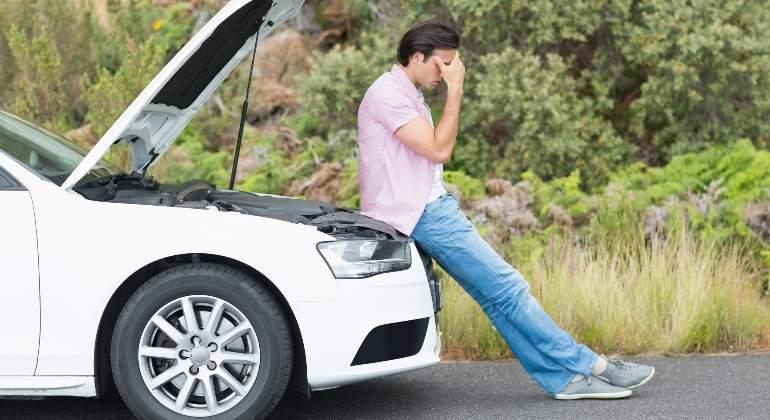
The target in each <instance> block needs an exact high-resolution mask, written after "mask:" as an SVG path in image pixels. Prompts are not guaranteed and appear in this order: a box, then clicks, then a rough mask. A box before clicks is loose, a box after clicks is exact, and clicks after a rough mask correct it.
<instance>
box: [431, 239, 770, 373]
mask: <svg viewBox="0 0 770 420" xmlns="http://www.w3.org/2000/svg"><path fill="white" fill-rule="evenodd" d="M514 246H515V244H514ZM536 255H537V257H535V258H533V260H532V261H530V262H528V263H526V264H524V266H521V267H517V268H519V270H520V271H521V272H522V273H523V274H524V275H525V276H526V278H527V279H528V281H529V282H530V286H531V291H532V293H533V295H535V297H537V298H538V300H539V301H540V302H541V303H542V305H543V307H544V308H545V310H546V311H547V312H548V313H549V314H550V315H551V316H552V317H553V318H554V320H555V321H556V323H557V324H558V325H560V326H561V327H562V328H564V329H565V330H566V331H568V332H570V333H571V334H572V335H573V337H575V339H576V340H577V341H578V342H582V343H584V344H586V345H588V346H589V347H591V348H592V349H594V350H595V351H598V352H603V353H610V354H611V353H620V354H637V353H644V352H660V353H689V352H713V351H725V350H752V349H766V348H767V347H768V344H770V305H769V304H768V301H767V298H764V297H763V296H762V290H761V285H760V283H761V282H760V281H758V279H757V278H756V276H757V274H756V273H757V271H756V270H755V267H754V266H753V265H752V262H751V260H750V259H749V258H747V257H745V256H743V255H742V254H741V252H740V251H739V250H738V249H737V248H729V247H728V248H727V249H725V248H724V247H722V248H719V249H718V248H717V247H715V246H712V245H707V244H704V243H700V242H698V241H696V240H694V239H693V238H692V237H690V236H689V235H687V234H686V233H684V232H681V233H679V234H678V235H675V236H674V237H670V238H669V239H668V240H667V241H665V242H654V243H651V244H647V243H645V241H644V240H643V239H642V238H641V236H637V235H628V236H626V237H625V240H616V241H606V242H604V244H602V245H598V246H590V247H586V246H581V245H578V244H575V243H573V242H572V241H569V240H559V239H554V240H553V241H552V242H551V243H550V244H549V245H548V246H547V247H546V248H545V249H544V250H543V252H541V253H539V254H536ZM438 271H439V272H440V275H441V276H442V278H443V280H444V285H445V294H444V298H445V306H444V310H443V311H442V312H441V314H440V323H441V327H442V332H443V336H442V339H443V343H444V357H446V358H462V359H495V358H501V357H508V356H510V352H509V351H508V349H507V346H506V345H505V342H504V341H503V340H502V338H501V337H500V336H499V335H498V334H497V333H496V331H495V330H494V327H493V326H492V325H491V323H490V322H489V321H488V320H487V318H486V316H485V315H484V314H483V312H482V311H481V309H480V308H479V307H478V305H477V304H476V303H475V302H474V301H473V300H472V299H471V298H470V297H469V296H468V295H467V294H465V292H464V291H463V290H462V289H461V287H460V286H459V285H458V284H457V283H456V282H455V281H454V280H452V279H451V278H450V277H449V276H448V275H446V273H444V272H443V271H441V270H438Z"/></svg>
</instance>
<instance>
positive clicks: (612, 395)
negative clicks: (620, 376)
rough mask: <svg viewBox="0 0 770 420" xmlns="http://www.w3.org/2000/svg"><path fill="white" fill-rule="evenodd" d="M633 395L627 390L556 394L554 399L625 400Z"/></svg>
mask: <svg viewBox="0 0 770 420" xmlns="http://www.w3.org/2000/svg"><path fill="white" fill-rule="evenodd" d="M630 395H631V390H630V389H627V390H624V391H618V392H597V393H592V394H556V395H554V398H556V399H557V400H581V399H585V398H592V399H601V400H612V399H616V398H625V397H628V396H630Z"/></svg>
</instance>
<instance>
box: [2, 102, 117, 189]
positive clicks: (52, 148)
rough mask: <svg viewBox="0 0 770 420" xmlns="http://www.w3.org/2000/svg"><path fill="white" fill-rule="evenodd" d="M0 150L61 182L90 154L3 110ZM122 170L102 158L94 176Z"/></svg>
mask: <svg viewBox="0 0 770 420" xmlns="http://www.w3.org/2000/svg"><path fill="white" fill-rule="evenodd" d="M0 150H2V151H3V152H5V153H6V154H8V155H10V156H11V157H13V158H14V159H16V160H18V161H19V162H21V163H22V164H24V165H25V166H26V167H27V168H29V169H30V170H32V171H34V172H36V173H37V174H39V175H41V176H43V177H45V178H47V179H49V180H50V181H52V182H53V183H55V184H56V185H61V184H62V183H63V182H64V181H65V180H66V179H67V177H69V175H70V174H71V173H72V171H74V170H75V168H76V167H77V165H78V163H80V161H81V160H83V158H84V157H85V155H86V154H87V153H86V151H85V150H83V149H82V148H81V147H79V146H77V145H75V144H73V143H71V142H70V141H69V140H67V139H65V138H64V137H62V136H60V135H58V134H55V133H53V132H51V131H48V130H46V129H44V128H41V127H37V126H34V125H32V124H30V123H28V122H26V121H24V120H22V119H20V118H17V117H15V116H12V115H11V114H8V113H5V112H2V111H0ZM118 172H120V171H119V170H117V169H115V168H113V167H112V166H111V165H110V164H109V163H107V162H106V161H104V160H102V161H100V162H99V164H98V165H97V166H96V167H95V168H94V169H92V171H91V173H90V175H91V177H99V176H107V175H113V174H116V173H118Z"/></svg>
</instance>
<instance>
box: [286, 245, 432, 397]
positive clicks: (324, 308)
mask: <svg viewBox="0 0 770 420" xmlns="http://www.w3.org/2000/svg"><path fill="white" fill-rule="evenodd" d="M410 246H411V250H412V253H413V254H412V255H413V256H416V255H417V250H416V248H415V245H414V243H411V244H410ZM337 285H338V291H337V296H338V299H337V300H335V301H331V302H303V303H300V304H298V305H297V306H296V308H294V310H295V316H296V317H297V321H298V322H299V324H300V329H301V330H302V338H303V341H304V345H305V353H306V357H307V374H308V383H309V384H310V387H311V389H313V390H320V389H326V388H333V387H337V386H340V385H346V384H350V383H354V382H359V381H363V380H367V379H372V378H377V377H380V376H385V375H390V374H395V373H400V372H405V371H409V370H414V369H418V368H422V367H426V366H431V365H434V364H436V363H438V362H439V361H440V359H439V354H440V350H441V341H440V337H439V330H438V326H437V322H436V317H435V313H434V295H435V292H432V291H431V288H430V286H429V282H428V278H427V276H426V272H425V268H424V266H423V265H422V264H420V260H418V259H417V258H414V259H413V262H412V265H411V267H410V268H409V269H407V270H403V271H397V272H392V273H385V274H379V275H376V276H373V277H370V278H365V279H338V280H337ZM423 320H427V321H423ZM412 321H419V322H427V328H425V333H424V337H423V339H422V340H421V343H419V345H418V346H416V347H413V348H411V349H409V351H402V352H401V353H399V351H398V350H396V351H391V350H383V351H381V352H379V353H378V354H379V356H378V357H375V358H371V357H370V358H368V359H367V358H361V356H360V352H361V350H362V346H363V345H364V343H365V342H366V341H367V337H371V335H372V334H374V335H378V334H379V339H378V340H375V343H374V346H375V347H376V345H377V344H378V343H379V344H383V343H384V345H387V342H388V340H391V344H396V345H395V346H394V348H396V349H398V348H402V347H404V346H402V345H400V344H401V343H395V340H399V338H398V337H399V335H398V334H391V335H389V333H387V332H386V333H385V334H384V335H383V334H381V333H382V329H383V326H389V325H401V326H405V325H406V324H409V323H410V322H411V323H412V324H414V322H412ZM386 329H387V328H386ZM378 330H379V331H380V333H378V332H377V331H378ZM407 330H408V328H407ZM407 330H404V329H402V330H401V331H407ZM415 330H418V331H421V329H420V328H417V327H414V326H413V328H412V332H411V333H408V335H409V334H411V335H414V331H415ZM391 331H395V330H393V329H391ZM402 337H403V336H402ZM383 340H384V341H383ZM408 344H409V343H407V346H406V347H409V346H408ZM412 344H414V342H412ZM368 346H369V348H370V349H371V348H373V347H372V342H371V338H370V339H369V345H368ZM405 354H408V355H407V356H404V357H396V358H393V359H388V360H383V359H384V358H385V359H387V357H383V355H396V356H398V355H405ZM357 355H359V358H358V359H357V358H356V356H357Z"/></svg>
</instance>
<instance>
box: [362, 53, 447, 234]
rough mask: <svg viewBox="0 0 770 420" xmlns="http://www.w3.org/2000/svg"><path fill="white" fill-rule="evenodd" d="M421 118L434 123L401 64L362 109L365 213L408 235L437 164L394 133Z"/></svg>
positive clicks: (376, 85)
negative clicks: (418, 152) (413, 120)
mask: <svg viewBox="0 0 770 420" xmlns="http://www.w3.org/2000/svg"><path fill="white" fill-rule="evenodd" d="M419 116H422V117H423V118H425V119H426V120H428V122H429V123H430V124H431V125H433V119H432V117H431V115H430V109H429V108H428V106H427V105H426V104H425V101H424V99H423V95H422V92H420V91H419V90H418V89H417V88H416V87H415V86H414V84H412V82H411V81H410V80H409V77H407V75H406V73H405V72H404V70H403V69H402V68H401V67H400V66H399V65H398V64H394V65H393V67H392V68H391V70H390V71H389V72H386V73H384V74H383V75H382V76H380V77H379V78H378V79H377V80H376V81H375V82H374V83H373V84H372V85H371V86H370V87H369V89H368V90H367V91H366V95H364V99H363V100H362V101H361V105H360V106H359V108H358V182H359V186H360V190H361V213H362V214H364V215H366V216H369V217H372V218H375V219H378V220H382V221H384V222H387V223H389V224H390V225H392V226H393V227H395V228H396V229H398V230H399V231H400V232H401V233H404V234H406V235H411V234H412V230H414V227H415V225H416V224H417V221H418V220H419V219H420V216H421V215H422V212H423V210H424V209H425V204H426V203H427V201H428V195H429V194H430V189H431V185H432V183H433V177H434V175H435V170H436V164H435V163H433V162H431V161H430V160H428V159H426V158H424V157H422V156H421V155H419V154H417V153H416V152H415V151H414V150H412V149H411V148H410V147H409V146H407V145H405V144H404V143H402V142H401V141H400V140H399V139H398V138H397V137H396V136H394V135H393V133H395V131H396V130H397V129H398V128H399V127H401V126H402V125H404V124H406V123H408V122H409V121H411V120H412V119H414V118H417V117H419Z"/></svg>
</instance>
